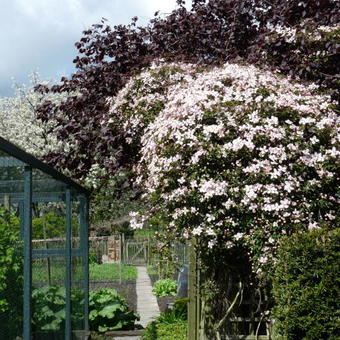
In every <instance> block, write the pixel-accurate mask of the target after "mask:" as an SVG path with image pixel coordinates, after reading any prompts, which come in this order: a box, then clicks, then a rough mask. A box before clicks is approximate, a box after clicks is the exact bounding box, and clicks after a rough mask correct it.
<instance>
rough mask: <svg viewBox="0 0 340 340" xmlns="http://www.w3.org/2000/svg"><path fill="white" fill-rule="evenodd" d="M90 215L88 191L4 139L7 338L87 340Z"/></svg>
mask: <svg viewBox="0 0 340 340" xmlns="http://www.w3.org/2000/svg"><path fill="white" fill-rule="evenodd" d="M88 211H89V208H88V192H87V190H86V189H84V188H83V187H81V186H80V185H78V184H77V183H75V182H74V181H72V180H71V179H69V178H68V177H66V176H64V175H62V174H61V173H59V172H58V171H56V170H55V169H53V168H52V167H50V166H48V165H47V164H45V163H43V162H41V161H39V160H38V159H36V158H35V157H33V156H32V155H29V154H27V153H26V152H24V151H22V150H21V149H19V148H18V147H16V146H15V145H14V144H12V143H10V142H8V141H6V140H4V139H3V138H1V137H0V254H1V256H0V261H1V262H0V325H1V328H0V338H1V339H8V340H12V339H16V338H17V337H19V338H20V339H24V340H28V339H32V338H33V339H82V338H85V336H86V333H87V331H88V290H89V289H88V288H89V275H88V213H89V212H88ZM52 301H53V302H52Z"/></svg>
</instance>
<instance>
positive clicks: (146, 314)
mask: <svg viewBox="0 0 340 340" xmlns="http://www.w3.org/2000/svg"><path fill="white" fill-rule="evenodd" d="M137 271H138V276H137V283H136V291H137V312H138V314H139V315H140V317H141V319H140V321H139V323H140V324H141V325H142V326H143V327H146V326H147V324H148V323H150V322H151V321H153V320H154V319H155V318H156V317H157V316H159V307H158V304H157V299H156V297H155V296H154V295H153V293H152V287H151V281H150V278H149V275H148V273H147V271H146V267H137Z"/></svg>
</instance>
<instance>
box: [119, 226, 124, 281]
mask: <svg viewBox="0 0 340 340" xmlns="http://www.w3.org/2000/svg"><path fill="white" fill-rule="evenodd" d="M122 247H123V237H122V233H120V234H119V284H122Z"/></svg>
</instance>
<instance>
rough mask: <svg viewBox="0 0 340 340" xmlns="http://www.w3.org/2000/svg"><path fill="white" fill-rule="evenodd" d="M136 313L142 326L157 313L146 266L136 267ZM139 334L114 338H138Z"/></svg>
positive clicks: (136, 339)
mask: <svg viewBox="0 0 340 340" xmlns="http://www.w3.org/2000/svg"><path fill="white" fill-rule="evenodd" d="M137 272H138V274H137V282H136V291H137V313H138V314H139V315H140V321H139V324H141V325H142V326H143V327H144V328H145V327H146V325H147V324H148V323H149V322H151V321H153V320H154V319H155V317H157V316H158V315H159V307H158V304H157V299H156V297H155V296H154V295H153V293H152V286H151V281H150V278H149V275H148V273H147V271H146V267H137ZM140 339H141V337H139V336H129V337H115V340H140Z"/></svg>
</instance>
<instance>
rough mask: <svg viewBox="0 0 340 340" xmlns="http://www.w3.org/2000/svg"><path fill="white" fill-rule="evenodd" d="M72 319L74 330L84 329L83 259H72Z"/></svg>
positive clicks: (75, 257) (76, 257)
mask: <svg viewBox="0 0 340 340" xmlns="http://www.w3.org/2000/svg"><path fill="white" fill-rule="evenodd" d="M71 287H72V290H71V300H72V301H71V318H72V330H73V331H74V330H83V329H84V292H85V287H84V264H83V261H82V258H81V257H78V256H74V257H73V258H72V282H71Z"/></svg>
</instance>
